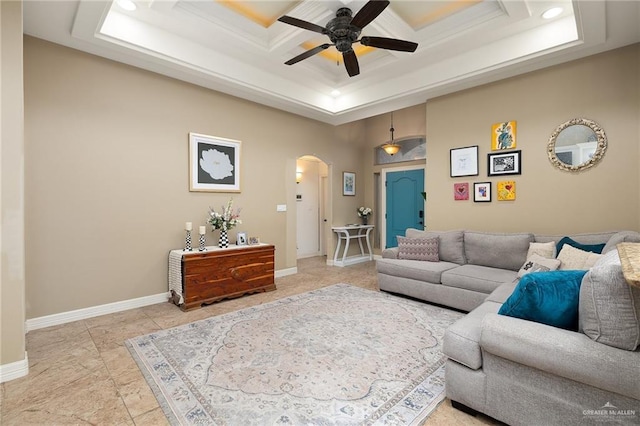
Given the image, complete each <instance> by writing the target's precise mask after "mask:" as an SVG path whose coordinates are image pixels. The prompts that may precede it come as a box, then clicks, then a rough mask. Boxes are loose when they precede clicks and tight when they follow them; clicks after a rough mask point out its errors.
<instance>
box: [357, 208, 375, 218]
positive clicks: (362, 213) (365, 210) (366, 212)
mask: <svg viewBox="0 0 640 426" xmlns="http://www.w3.org/2000/svg"><path fill="white" fill-rule="evenodd" d="M357 211H358V216H360V217H365V218H366V217H369V215H370V214H371V213H373V210H371V209H370V208H369V207H358V210H357Z"/></svg>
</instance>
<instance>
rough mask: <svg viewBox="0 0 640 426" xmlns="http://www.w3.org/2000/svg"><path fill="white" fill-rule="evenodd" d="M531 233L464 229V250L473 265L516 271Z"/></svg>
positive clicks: (522, 259)
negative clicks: (502, 232)
mask: <svg viewBox="0 0 640 426" xmlns="http://www.w3.org/2000/svg"><path fill="white" fill-rule="evenodd" d="M533 239H534V237H533V234H497V233H485V232H472V231H465V233H464V251H465V256H466V257H467V262H468V263H471V264H473V265H480V266H490V267H492V268H501V269H509V270H511V271H517V270H518V269H520V267H521V266H522V264H523V263H524V261H525V260H527V251H528V250H529V243H531V242H533Z"/></svg>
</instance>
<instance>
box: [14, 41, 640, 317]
mask: <svg viewBox="0 0 640 426" xmlns="http://www.w3.org/2000/svg"><path fill="white" fill-rule="evenodd" d="M638 49H639V48H638V46H634V47H632V48H627V49H622V50H618V51H614V52H611V53H607V54H603V55H600V56H596V57H593V58H588V59H585V60H581V61H576V62H573V63H570V64H565V65H561V66H558V67H555V68H552V69H548V70H543V71H539V72H536V73H532V74H528V75H525V76H522V77H517V78H513V79H509V80H505V81H502V82H498V83H495V84H491V85H487V86H483V87H480V88H477V89H471V90H467V91H464V92H461V93H458V94H453V95H450V96H446V97H442V98H438V99H434V100H429V101H428V102H427V104H426V105H425V104H422V105H418V106H416V107H412V108H407V109H405V110H401V111H398V112H396V113H395V114H394V125H395V128H396V133H395V136H396V138H401V137H404V136H411V135H420V134H426V135H427V144H428V150H427V155H428V160H427V162H426V165H427V177H426V181H427V192H428V193H429V202H428V203H427V223H428V226H429V228H431V229H436V228H460V227H466V228H474V229H488V230H505V231H513V230H521V229H523V230H531V231H535V232H560V233H563V232H580V231H593V230H600V229H618V228H631V229H638V228H640V214H639V210H640V206H639V204H640V201H639V200H640V176H639V172H638V168H637V166H636V165H637V163H638V160H639V159H640V152H639V151H640V149H639V147H638V145H639V143H640V142H639V141H640V135H639V134H638V133H639V132H638V129H639V128H640V125H639V124H638V121H639V117H640V112H639V111H638V110H639V108H640V107H639V102H638V100H639V94H638V86H639V84H638V77H637V75H638V71H639V65H638V57H639V56H640V54H639V52H638ZM25 102H26V113H25V114H26V115H25V120H26V121H25V124H26V142H27V150H26V167H27V169H26V203H27V208H26V223H27V226H26V232H27V235H26V241H27V263H26V268H27V269H26V272H27V314H26V317H27V318H36V317H40V316H44V315H49V314H54V313H59V312H66V311H70V310H73V309H78V308H83V307H90V306H96V305H100V304H105V303H109V302H114V301H120V300H127V299H131V298H135V297H142V296H148V295H153V294H158V293H161V292H163V291H165V290H166V268H167V253H168V251H169V250H170V249H173V248H179V247H182V245H183V243H184V241H183V237H184V233H183V230H182V227H183V225H184V222H185V221H192V222H194V226H195V225H197V224H199V223H203V222H204V217H205V215H206V212H207V209H208V207H209V206H214V207H218V206H220V205H221V204H223V203H224V202H225V201H226V200H227V199H228V198H229V197H230V196H233V198H234V199H235V203H236V206H239V207H242V208H243V212H242V219H243V221H244V224H243V225H242V227H241V228H240V230H242V231H245V232H247V233H248V234H249V235H257V236H259V237H260V238H261V239H262V240H263V241H267V242H271V243H274V244H275V245H276V269H278V270H284V269H287V268H293V267H295V264H296V214H295V211H296V205H295V193H296V184H295V169H296V158H298V157H300V156H302V155H315V156H317V157H318V158H320V159H321V160H322V161H324V162H326V163H327V164H329V170H330V176H329V177H330V179H331V188H332V197H331V200H330V202H331V206H330V208H331V212H332V218H331V223H333V224H338V225H339V224H344V223H350V222H353V221H355V220H357V215H356V214H355V210H356V208H357V206H359V205H372V204H373V201H374V194H373V182H374V174H375V173H378V172H380V170H381V167H379V166H375V167H374V166H373V148H374V147H375V146H377V145H380V144H382V143H384V142H385V141H387V140H388V138H389V115H388V114H385V115H381V116H378V117H372V118H370V119H367V120H362V121H358V122H355V123H350V124H346V125H343V126H338V127H335V128H334V127H332V126H329V125H326V124H323V123H319V122H316V121H313V120H308V119H305V118H301V117H299V116H295V115H292V114H288V113H285V112H282V111H278V110H274V109H271V108H268V107H264V106H260V105H257V104H254V103H251V102H247V101H244V100H240V99H237V98H234V97H231V96H227V95H223V94H220V93H217V92H213V91H209V90H206V89H202V88H200V87H197V86H193V85H190V84H186V83H183V82H180V81H176V80H173V79H170V78H166V77H163V76H159V75H156V74H153V73H149V72H146V71H142V70H139V69H136V68H132V67H129V66H126V65H122V64H118V63H115V62H112V61H109V60H105V59H102V58H98V57H94V56H91V55H87V54H84V53H81V52H77V51H74V50H71V49H67V48H64V47H61V46H57V45H54V44H50V43H47V42H44V41H41V40H38V39H34V38H31V37H26V38H25ZM576 116H584V117H588V118H592V119H594V120H596V121H598V122H599V123H600V124H601V125H602V126H603V127H604V129H605V131H606V132H607V135H608V136H609V142H610V148H609V151H608V153H607V155H606V157H605V159H604V162H603V163H602V164H601V165H599V166H597V167H596V168H594V169H592V170H590V171H588V172H586V173H581V174H578V175H570V174H567V173H563V172H560V171H557V170H554V169H553V168H551V166H550V164H549V162H548V160H547V159H546V152H545V147H546V143H547V139H548V136H549V134H550V133H551V132H552V131H553V129H554V128H555V127H556V126H557V125H558V124H560V123H561V122H563V121H565V120H567V119H569V118H572V117H576ZM503 120H517V121H518V149H521V150H522V152H523V174H522V175H521V176H516V177H515V178H514V179H515V180H516V181H517V184H518V186H517V189H518V199H517V201H515V202H511V203H507V202H497V201H494V202H492V203H490V204H474V203H473V202H472V201H468V202H457V203H454V202H453V200H452V198H453V197H452V195H451V192H452V186H453V183H454V182H459V181H469V182H473V181H485V180H492V181H494V182H495V181H496V180H497V179H495V178H492V179H488V178H486V154H487V152H488V146H489V129H490V126H491V124H492V123H495V122H498V121H503ZM427 121H428V123H429V125H428V126H427V124H426V123H427ZM190 131H195V132H200V133H205V134H210V135H214V136H221V137H226V138H232V139H238V140H241V141H242V143H243V145H242V151H243V168H244V174H243V185H242V192H241V193H240V194H231V195H230V194H221V193H192V192H189V191H188V177H187V161H188V159H187V134H188V132H190ZM476 144H477V145H480V173H481V174H480V176H478V177H477V178H474V179H467V180H465V179H460V178H459V179H451V178H450V177H449V149H450V148H452V147H459V146H467V145H476ZM407 164H424V162H413V163H404V164H401V165H402V166H404V165H407ZM345 170H348V171H354V172H356V173H357V184H356V185H357V195H356V197H345V196H342V187H341V186H342V172H343V171H345ZM620 182H625V185H627V186H628V189H629V190H628V195H627V192H626V191H619V192H616V191H612V190H611V188H617V187H619V185H620ZM594 194H596V195H594ZM594 197H597V198H598V202H594V201H593V198H594ZM276 204H287V206H288V212H286V213H277V212H276ZM567 212H569V213H571V214H567ZM611 212H615V213H614V214H613V215H612V213H611ZM576 215H579V220H576ZM216 236H217V234H216ZM208 238H209V240H208V241H209V243H210V244H215V237H214V236H213V235H212V234H209V235H208ZM232 238H234V234H233V233H232ZM332 238H333V235H331V234H329V235H328V239H332ZM334 242H335V240H333V239H332V241H331V242H330V243H329V245H328V255H329V256H332V254H333V247H334Z"/></svg>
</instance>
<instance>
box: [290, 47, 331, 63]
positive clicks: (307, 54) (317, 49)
mask: <svg viewBox="0 0 640 426" xmlns="http://www.w3.org/2000/svg"><path fill="white" fill-rule="evenodd" d="M329 46H331V45H330V44H329V43H325V44H321V45H320V46H317V47H314V48H313V49H309V50H307V51H306V52H304V53H301V54H300V55H298V56H296V57H295V58H292V59H289V60H288V61H287V62H285V65H293V64H295V63H298V62H300V61H302V60H303V59H307V58H309V57H311V56H313V55H315V54H317V53H320V52H322V51H323V50H325V49H326V48H328V47H329Z"/></svg>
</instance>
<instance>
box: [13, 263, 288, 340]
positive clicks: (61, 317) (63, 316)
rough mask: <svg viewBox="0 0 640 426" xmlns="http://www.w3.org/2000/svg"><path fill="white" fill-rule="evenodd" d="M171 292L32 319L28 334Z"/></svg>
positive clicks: (154, 299)
mask: <svg viewBox="0 0 640 426" xmlns="http://www.w3.org/2000/svg"><path fill="white" fill-rule="evenodd" d="M297 273H298V268H297V267H293V268H287V269H281V270H278V271H275V274H274V275H275V277H276V278H280V277H286V276H287V275H293V274H297ZM169 297H170V294H169V292H166V293H160V294H154V295H152V296H144V297H138V298H137V299H129V300H123V301H120V302H114V303H107V304H106V305H99V306H92V307H90V308H83V309H76V310H74V311H69V312H61V313H59V314H53V315H46V316H43V317H38V318H31V319H28V320H27V321H26V324H25V327H26V332H27V333H28V332H30V331H32V330H38V329H40V328H46V327H51V326H54V325H60V324H66V323H69V322H73V321H79V320H83V319H88V318H93V317H99V316H100V315H107V314H113V313H116V312H121V311H127V310H129V309H135V308H141V307H143V306H149V305H155V304H156V303H163V302H166V301H168V300H169Z"/></svg>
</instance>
